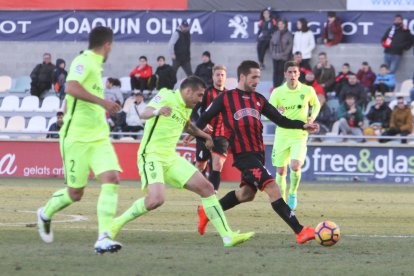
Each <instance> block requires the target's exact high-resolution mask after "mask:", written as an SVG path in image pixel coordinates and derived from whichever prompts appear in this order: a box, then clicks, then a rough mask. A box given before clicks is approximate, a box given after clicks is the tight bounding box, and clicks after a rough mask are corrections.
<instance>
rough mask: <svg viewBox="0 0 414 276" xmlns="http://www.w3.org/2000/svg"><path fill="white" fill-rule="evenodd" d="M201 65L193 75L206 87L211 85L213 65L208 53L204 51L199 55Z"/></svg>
mask: <svg viewBox="0 0 414 276" xmlns="http://www.w3.org/2000/svg"><path fill="white" fill-rule="evenodd" d="M201 60H202V63H201V64H199V65H198V66H197V68H196V70H195V73H194V75H196V76H197V77H200V78H201V79H202V80H203V81H204V82H205V83H206V85H207V86H211V85H213V67H214V63H213V62H212V61H211V55H210V52H209V51H205V52H204V53H203V54H202V55H201Z"/></svg>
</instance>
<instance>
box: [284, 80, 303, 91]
mask: <svg viewBox="0 0 414 276" xmlns="http://www.w3.org/2000/svg"><path fill="white" fill-rule="evenodd" d="M302 85H303V84H302V83H301V82H300V81H299V82H298V86H296V89H290V88H289V86H288V85H287V82H285V86H286V89H287V90H288V91H298V90H300V89H302Z"/></svg>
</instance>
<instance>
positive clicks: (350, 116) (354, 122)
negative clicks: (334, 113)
mask: <svg viewBox="0 0 414 276" xmlns="http://www.w3.org/2000/svg"><path fill="white" fill-rule="evenodd" d="M338 118H339V120H338V121H336V122H335V123H334V125H333V129H332V132H333V133H334V134H337V135H338V134H341V135H357V136H362V135H363V133H362V129H361V127H362V124H363V121H364V114H363V113H362V108H361V107H359V106H358V105H357V104H356V100H355V96H354V95H353V94H348V95H347V96H346V99H345V102H344V103H343V104H341V105H340V106H339V110H338ZM363 140H364V139H362V138H358V139H356V141H358V142H363Z"/></svg>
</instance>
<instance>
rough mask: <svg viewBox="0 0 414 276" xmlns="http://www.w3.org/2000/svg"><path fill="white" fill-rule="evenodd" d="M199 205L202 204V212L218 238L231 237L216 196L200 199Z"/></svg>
mask: <svg viewBox="0 0 414 276" xmlns="http://www.w3.org/2000/svg"><path fill="white" fill-rule="evenodd" d="M201 203H202V204H203V207H204V212H205V213H206V215H207V217H208V219H209V221H210V222H211V223H212V224H213V225H214V227H215V228H216V230H217V232H219V234H220V236H221V237H222V238H223V237H229V236H231V234H232V231H231V229H230V227H229V226H228V224H227V219H226V216H225V215H224V212H223V209H222V208H221V205H220V203H219V201H218V199H217V197H216V195H212V196H209V197H204V198H203V197H202V198H201Z"/></svg>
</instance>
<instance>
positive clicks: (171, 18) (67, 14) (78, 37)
mask: <svg viewBox="0 0 414 276" xmlns="http://www.w3.org/2000/svg"><path fill="white" fill-rule="evenodd" d="M401 14H402V15H403V16H404V17H405V18H406V20H405V25H406V27H407V28H408V29H410V31H411V33H413V34H414V18H413V15H412V13H408V12H401ZM275 15H276V16H277V18H286V19H287V20H288V21H289V28H290V29H291V30H292V31H295V30H296V24H295V22H296V21H297V19H299V18H301V17H304V18H306V19H307V20H308V22H309V26H310V29H311V30H312V31H313V32H314V34H315V36H316V37H319V36H320V34H321V32H322V30H323V26H324V24H325V22H326V12H277V13H275ZM394 15H395V12H356V11H354V12H340V13H338V16H339V17H341V18H342V21H343V24H342V26H343V32H344V40H343V42H344V43H379V41H380V39H381V36H382V35H383V33H384V32H385V30H386V29H387V28H389V27H390V25H391V24H392V22H393V18H394ZM258 17H259V13H258V12H176V11H168V12H167V11H1V12H0V40H1V41H85V40H87V36H88V33H89V31H90V30H91V29H92V28H93V27H94V26H96V25H104V26H110V27H111V28H113V29H114V32H115V38H116V40H117V41H130V42H167V41H168V40H169V38H170V37H171V33H172V32H173V31H174V30H175V29H176V28H177V26H178V25H179V24H180V23H181V22H182V20H187V21H189V23H190V32H191V34H192V40H193V41H196V42H235V43H244V42H254V41H256V33H257V31H258Z"/></svg>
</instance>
